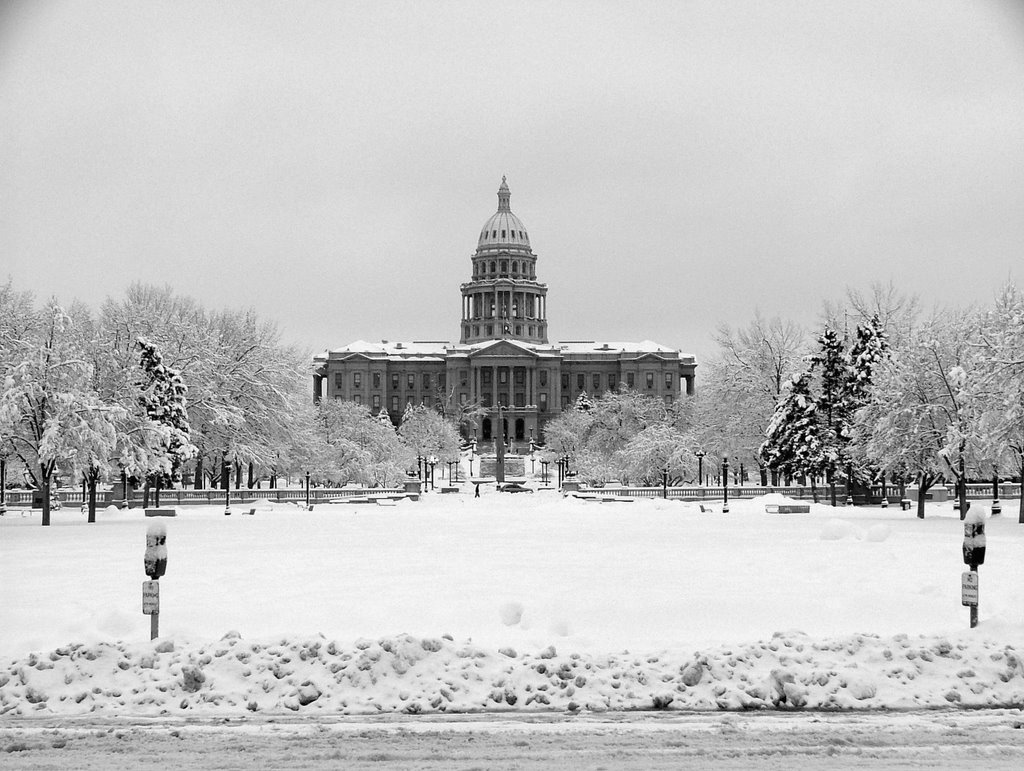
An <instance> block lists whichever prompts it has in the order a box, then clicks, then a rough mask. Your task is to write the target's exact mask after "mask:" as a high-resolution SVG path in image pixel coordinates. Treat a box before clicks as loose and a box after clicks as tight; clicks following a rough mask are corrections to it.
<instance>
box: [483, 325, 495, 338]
mask: <svg viewBox="0 0 1024 771" xmlns="http://www.w3.org/2000/svg"><path fill="white" fill-rule="evenodd" d="M492 329H493V327H492V326H491V325H490V324H488V325H487V326H485V327H484V334H485V335H487V336H488V337H490V336H491V334H493V333H492V331H491V330H492Z"/></svg>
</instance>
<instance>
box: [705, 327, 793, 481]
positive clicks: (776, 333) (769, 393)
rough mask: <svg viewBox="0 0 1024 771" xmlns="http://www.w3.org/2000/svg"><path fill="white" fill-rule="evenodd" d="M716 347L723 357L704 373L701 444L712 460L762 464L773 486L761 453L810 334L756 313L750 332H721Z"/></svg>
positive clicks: (764, 477) (763, 474) (763, 475)
mask: <svg viewBox="0 0 1024 771" xmlns="http://www.w3.org/2000/svg"><path fill="white" fill-rule="evenodd" d="M715 341H716V342H717V344H718V348H719V350H718V354H717V355H716V356H714V357H712V358H711V359H710V360H709V361H708V362H707V364H706V366H704V367H703V368H702V369H703V371H704V375H703V377H702V379H701V385H700V388H699V389H698V395H697V398H696V402H695V406H696V413H697V414H696V416H695V426H696V427H697V428H696V431H697V433H698V439H697V444H699V445H700V448H701V449H702V450H704V451H705V452H707V453H708V454H709V455H710V456H718V457H721V456H723V455H726V456H729V457H733V456H739V457H740V458H742V459H746V460H749V461H751V462H753V463H756V464H758V466H759V470H760V474H761V483H762V484H767V483H768V469H767V467H765V466H764V465H762V461H761V459H760V455H759V452H758V450H759V448H760V446H761V443H762V442H763V441H764V437H765V430H766V429H767V428H768V424H769V422H770V421H771V418H772V415H773V414H774V412H775V406H776V404H777V403H778V401H779V398H780V397H781V395H782V389H783V386H784V385H785V383H786V382H787V380H788V379H789V377H790V376H791V375H793V374H795V373H797V372H799V371H802V370H803V368H804V357H805V355H806V354H807V352H808V348H807V338H806V333H805V332H804V330H803V329H802V328H801V327H799V326H798V325H796V324H794V323H793V322H790V321H785V320H783V319H781V318H779V317H773V318H771V319H765V318H764V317H763V316H761V314H760V313H755V315H754V318H753V320H752V321H751V322H750V323H749V324H748V325H747V326H746V327H743V328H738V329H732V328H730V327H728V326H725V325H723V326H721V327H720V328H719V329H718V332H717V334H716V336H715ZM772 481H773V482H774V481H775V480H774V479H773V480H772Z"/></svg>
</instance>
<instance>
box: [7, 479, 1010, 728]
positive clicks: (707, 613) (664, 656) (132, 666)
mask: <svg viewBox="0 0 1024 771" xmlns="http://www.w3.org/2000/svg"><path fill="white" fill-rule="evenodd" d="M766 502H778V498H777V496H772V497H770V498H762V499H757V500H753V501H732V502H731V511H730V512H729V513H728V514H723V513H722V512H721V511H720V505H718V506H715V509H716V510H715V511H712V512H704V513H702V512H701V511H700V509H699V508H698V506H697V505H695V504H685V503H680V502H675V501H662V500H660V499H653V500H636V501H632V502H628V503H627V502H616V503H600V502H584V501H580V500H576V499H571V498H569V499H566V498H562V497H561V496H560V495H558V494H557V493H554V492H550V491H548V492H538V493H537V494H534V495H522V494H519V495H505V494H498V493H493V492H490V491H486V492H485V494H484V495H483V496H482V497H481V498H479V499H476V498H473V497H472V496H471V495H469V494H463V495H440V494H438V495H428V496H425V497H424V499H423V500H421V501H419V502H411V501H404V502H401V503H399V504H398V505H395V506H389V507H385V506H376V505H367V504H334V505H323V506H318V507H316V508H315V509H314V511H312V512H309V511H304V510H302V509H301V508H300V507H297V506H293V505H273V504H256V513H255V515H253V516H248V515H243V514H242V513H241V511H242V510H243V508H242V507H241V506H240V505H236V506H235V507H234V508H233V514H232V516H230V517H226V516H223V509H222V508H221V507H203V508H181V509H179V510H178V516H177V517H176V518H173V519H167V520H164V521H165V522H166V525H167V531H168V537H167V550H168V557H169V559H168V568H167V574H166V575H165V576H164V577H163V578H162V579H161V580H160V589H161V615H160V632H161V638H160V639H159V640H157V641H156V642H150V641H149V618H148V617H147V616H144V615H142V612H141V603H142V597H141V595H142V582H143V581H144V580H145V578H146V577H145V574H144V572H143V566H142V557H143V551H144V548H145V533H146V528H147V525H148V524H149V523H150V522H151V521H152V520H147V519H145V518H144V517H143V516H142V513H141V512H140V511H138V510H134V511H116V510H107V511H101V512H99V515H98V520H99V521H98V522H97V523H96V524H94V525H88V524H86V523H85V521H84V515H82V514H81V513H79V512H78V511H77V510H73V509H72V510H68V509H63V510H60V511H57V512H54V515H53V522H54V524H53V525H52V526H51V527H50V528H42V527H39V514H38V512H36V513H34V514H29V515H28V516H22V513H21V512H19V511H17V510H14V511H11V512H9V513H8V515H7V516H6V517H3V518H0V714H8V715H15V714H23V715H29V714H51V713H60V714H74V713H83V712H96V711H99V712H104V713H106V712H111V713H118V714H124V713H147V714H161V713H164V712H167V713H176V714H181V713H182V711H183V710H185V711H187V712H191V713H195V712H197V711H198V712H201V713H204V714H221V713H224V712H229V713H230V712H246V713H248V711H257V712H259V713H266V712H268V711H269V712H277V711H284V710H301V711H319V712H321V713H322V714H323V713H328V712H329V713H335V712H341V713H356V714H361V713H375V712H380V711H396V712H398V711H400V712H409V713H417V712H436V711H442V710H445V711H472V710H508V709H514V710H520V709H524V708H525V709H530V710H534V709H559V710H570V711H576V710H580V711H585V710H596V711H599V710H607V709H623V708H654V707H660V708H665V707H667V708H670V709H688V708H696V709H722V708H726V709H733V708H735V709H739V708H758V707H768V708H772V707H780V708H790V707H798V706H808V707H822V708H836V709H845V708H883V707H906V708H910V707H930V706H957V705H961V706H966V705H978V706H1019V705H1021V704H1024V526H1019V525H1017V524H1016V521H1015V517H1009V516H1004V517H1002V518H1000V517H996V518H993V519H991V520H989V522H988V555H987V559H986V562H985V564H984V565H983V566H982V568H981V580H980V595H981V605H980V618H981V623H980V625H979V626H978V628H977V629H974V630H971V629H969V628H968V611H967V609H966V608H964V607H962V606H961V604H960V580H961V578H960V576H961V572H962V571H963V570H964V565H963V563H962V560H961V552H960V549H961V542H962V536H963V528H962V523H961V522H960V520H959V518H958V516H957V514H956V513H955V512H954V511H953V510H952V505H951V504H930V505H929V507H928V509H927V518H926V519H924V520H918V519H917V518H916V517H915V516H914V512H912V511H911V512H904V511H901V510H900V509H899V508H889V509H878V508H873V509H868V508H840V509H831V508H830V507H828V506H825V505H815V506H812V510H811V513H810V514H781V515H780V514H768V513H766V511H765V504H766ZM975 505H978V504H975ZM245 509H246V510H247V509H248V507H245Z"/></svg>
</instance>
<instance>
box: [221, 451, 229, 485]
mask: <svg viewBox="0 0 1024 771" xmlns="http://www.w3.org/2000/svg"><path fill="white" fill-rule="evenodd" d="M220 489H221V490H230V489H231V464H230V463H229V462H228V456H227V455H224V456H223V457H222V459H221V463H220Z"/></svg>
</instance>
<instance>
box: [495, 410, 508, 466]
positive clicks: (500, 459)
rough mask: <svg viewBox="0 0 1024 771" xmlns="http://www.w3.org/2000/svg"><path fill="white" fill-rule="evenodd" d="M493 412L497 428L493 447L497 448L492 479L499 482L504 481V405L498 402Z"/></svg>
mask: <svg viewBox="0 0 1024 771" xmlns="http://www.w3.org/2000/svg"><path fill="white" fill-rule="evenodd" d="M495 412H497V414H498V428H497V435H496V436H495V440H494V445H495V449H496V450H497V453H496V454H497V458H496V460H497V466H496V468H495V470H494V479H495V481H496V482H499V483H501V482H504V481H505V405H504V404H499V405H498V408H497V410H495Z"/></svg>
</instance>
